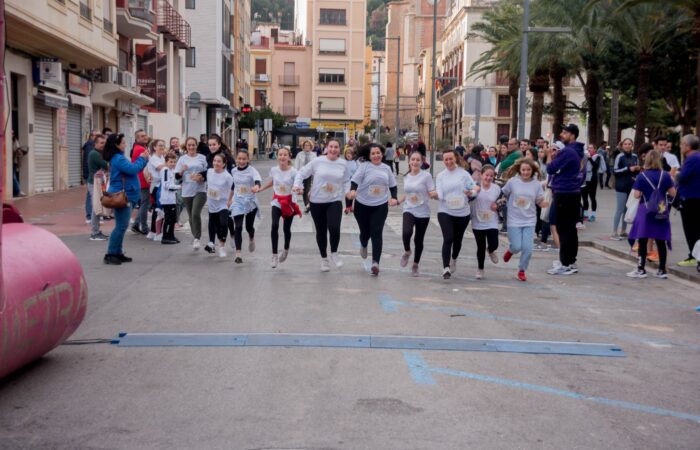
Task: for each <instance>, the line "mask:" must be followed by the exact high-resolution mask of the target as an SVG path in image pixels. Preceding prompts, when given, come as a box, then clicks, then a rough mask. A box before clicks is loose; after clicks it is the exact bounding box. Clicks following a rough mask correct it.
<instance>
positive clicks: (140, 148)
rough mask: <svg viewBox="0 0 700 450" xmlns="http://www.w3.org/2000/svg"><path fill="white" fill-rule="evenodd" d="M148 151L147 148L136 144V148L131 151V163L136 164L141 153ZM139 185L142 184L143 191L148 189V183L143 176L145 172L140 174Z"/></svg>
mask: <svg viewBox="0 0 700 450" xmlns="http://www.w3.org/2000/svg"><path fill="white" fill-rule="evenodd" d="M145 151H146V147H144V146H143V145H141V144H134V148H133V150H132V151H131V162H132V163H133V162H136V160H137V159H138V157H139V156H141V153H143V152H145ZM139 184H141V189H148V182H147V181H146V178H144V176H143V170H142V171H140V172H139Z"/></svg>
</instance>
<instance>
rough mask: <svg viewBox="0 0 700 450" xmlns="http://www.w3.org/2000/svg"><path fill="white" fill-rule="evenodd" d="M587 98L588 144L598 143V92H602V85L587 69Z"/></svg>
mask: <svg viewBox="0 0 700 450" xmlns="http://www.w3.org/2000/svg"><path fill="white" fill-rule="evenodd" d="M583 90H584V93H585V96H586V104H587V105H588V122H587V129H588V142H598V140H599V139H598V120H599V119H598V116H599V115H600V112H599V111H598V92H599V91H600V83H599V82H598V78H597V77H596V75H595V74H593V72H592V70H591V69H590V68H588V67H587V68H586V84H585V85H584V86H583Z"/></svg>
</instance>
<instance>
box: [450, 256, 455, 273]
mask: <svg viewBox="0 0 700 450" xmlns="http://www.w3.org/2000/svg"><path fill="white" fill-rule="evenodd" d="M450 273H457V260H456V259H451V260H450Z"/></svg>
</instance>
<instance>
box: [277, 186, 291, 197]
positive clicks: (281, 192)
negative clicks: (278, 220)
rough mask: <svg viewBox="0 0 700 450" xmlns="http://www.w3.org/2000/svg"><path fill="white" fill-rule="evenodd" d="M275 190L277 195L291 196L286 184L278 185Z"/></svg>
mask: <svg viewBox="0 0 700 450" xmlns="http://www.w3.org/2000/svg"><path fill="white" fill-rule="evenodd" d="M274 189H275V194H277V195H289V188H288V187H287V185H286V184H276V185H275V186H274Z"/></svg>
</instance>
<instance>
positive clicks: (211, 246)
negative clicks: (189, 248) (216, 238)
mask: <svg viewBox="0 0 700 450" xmlns="http://www.w3.org/2000/svg"><path fill="white" fill-rule="evenodd" d="M204 251H205V252H207V253H216V250H215V249H214V243H213V242H210V243H208V244H207V245H205V246H204Z"/></svg>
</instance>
